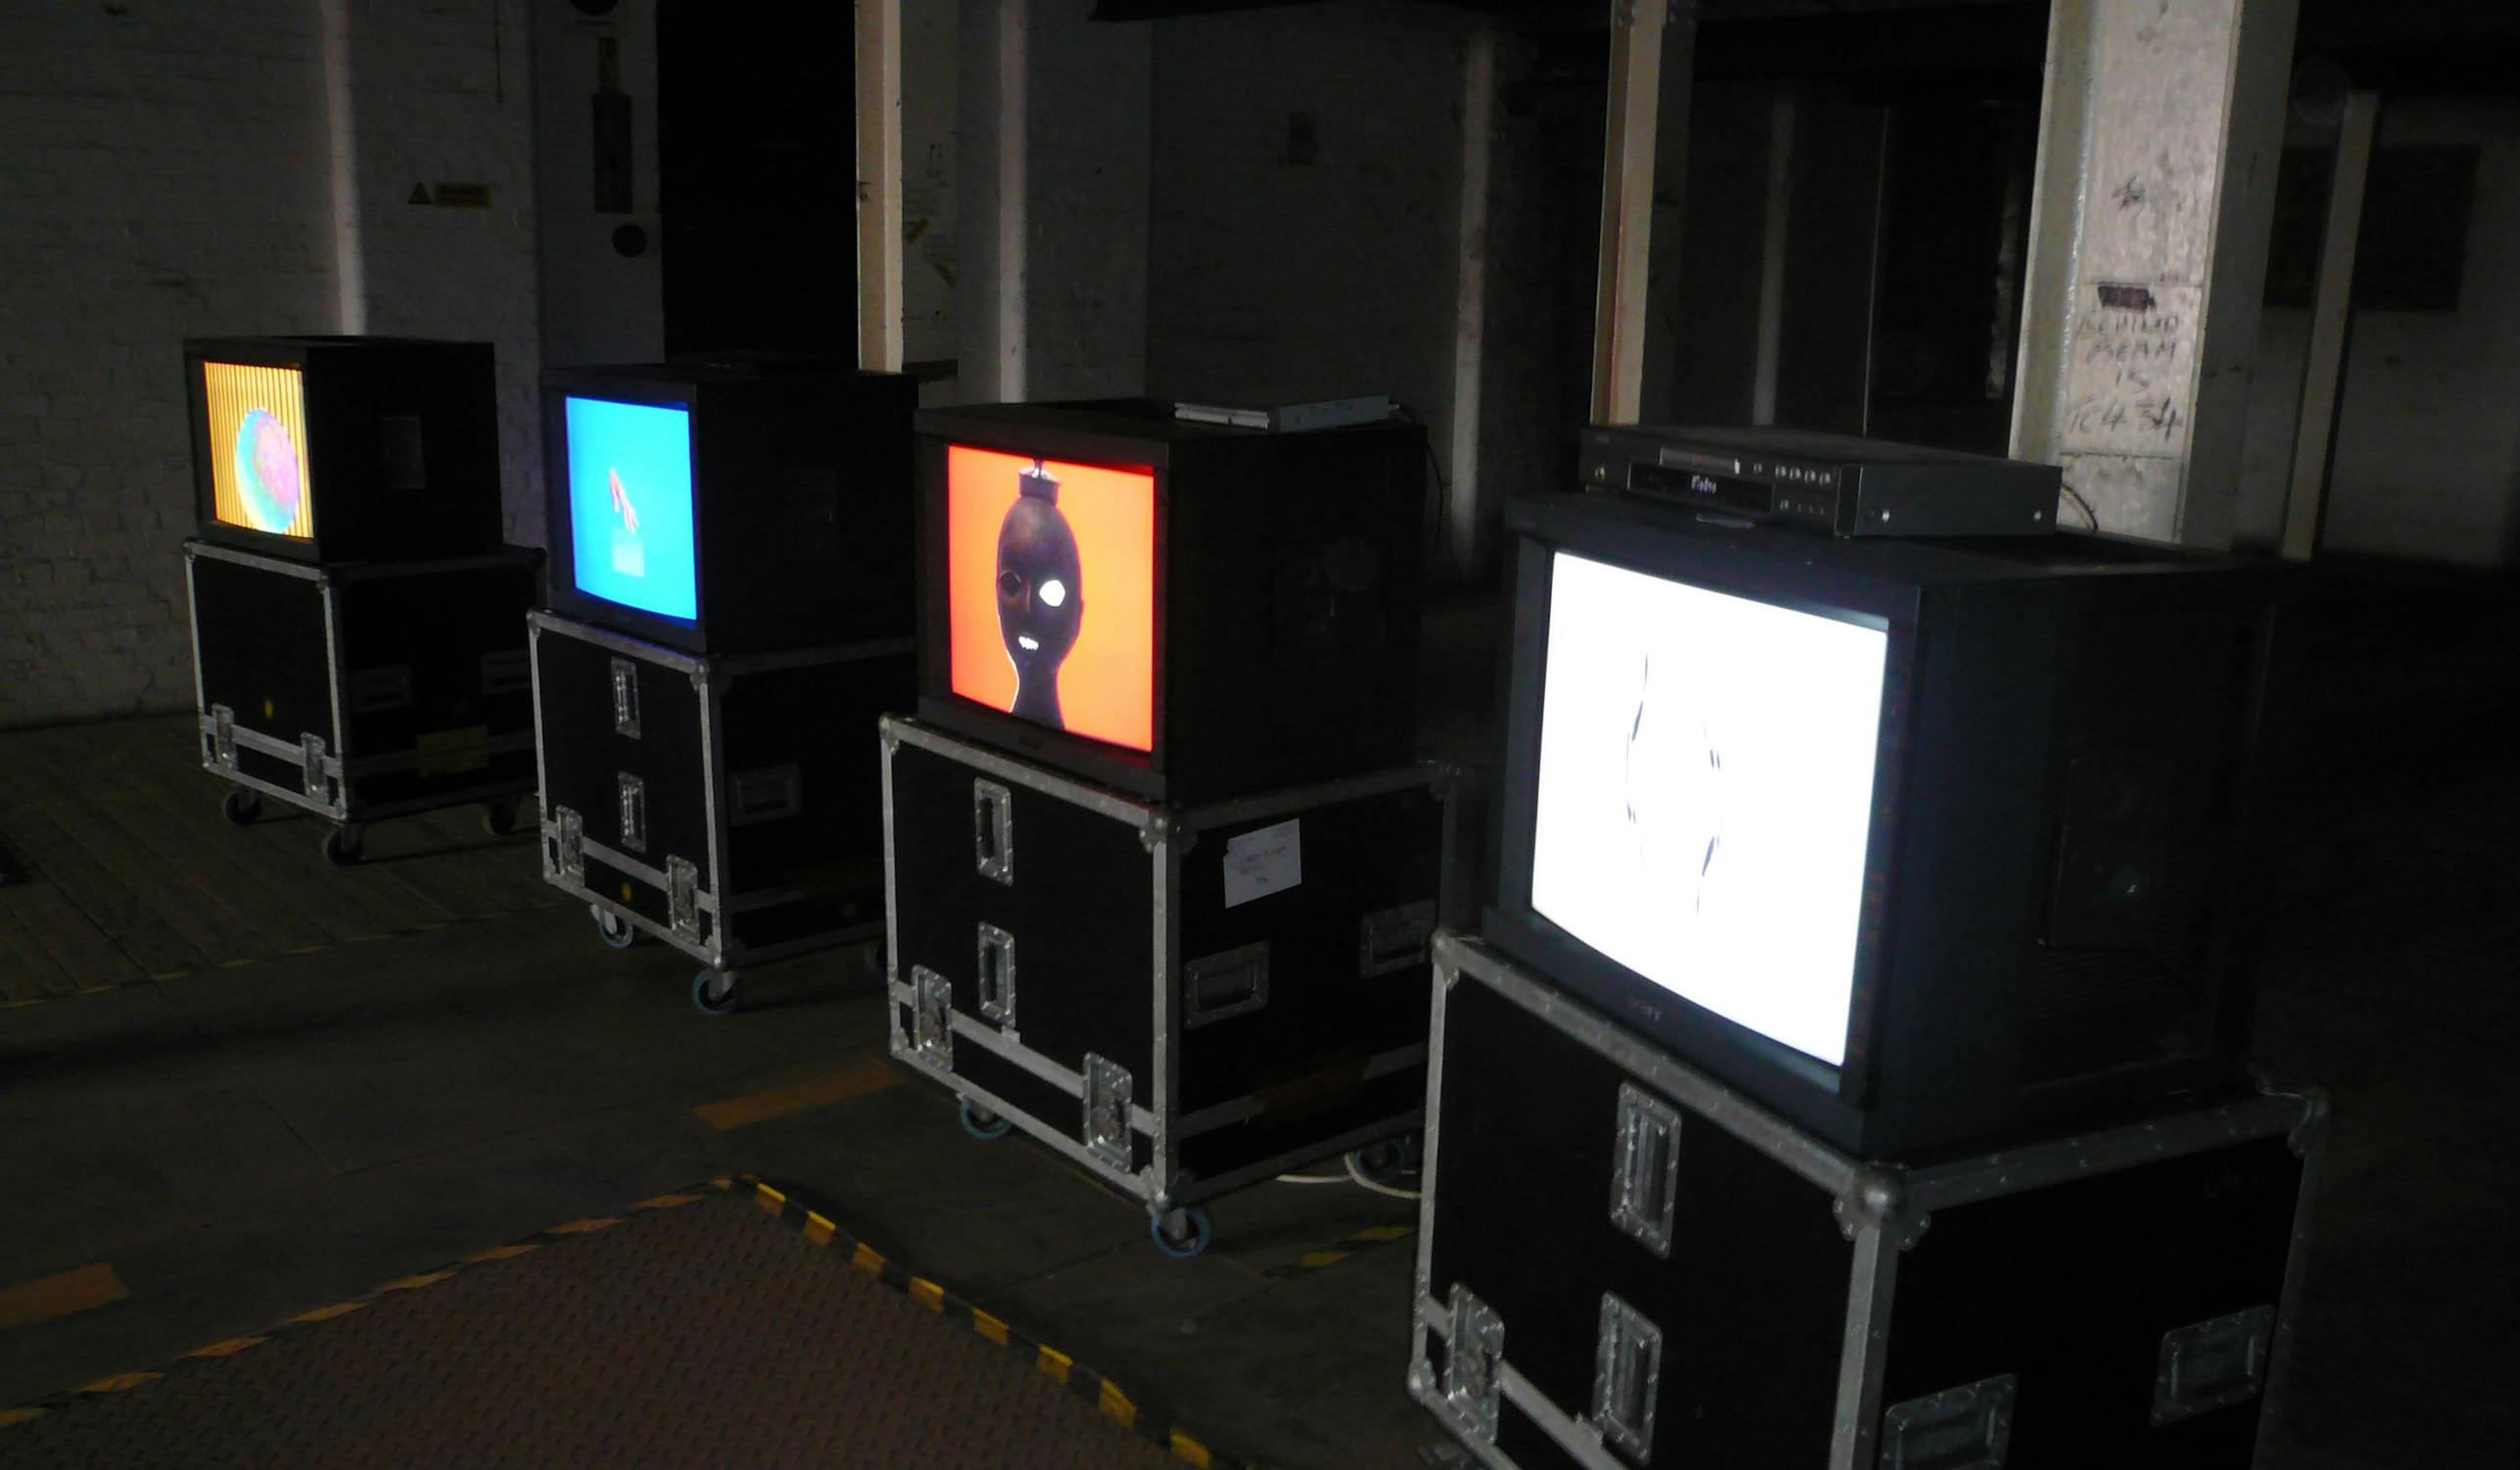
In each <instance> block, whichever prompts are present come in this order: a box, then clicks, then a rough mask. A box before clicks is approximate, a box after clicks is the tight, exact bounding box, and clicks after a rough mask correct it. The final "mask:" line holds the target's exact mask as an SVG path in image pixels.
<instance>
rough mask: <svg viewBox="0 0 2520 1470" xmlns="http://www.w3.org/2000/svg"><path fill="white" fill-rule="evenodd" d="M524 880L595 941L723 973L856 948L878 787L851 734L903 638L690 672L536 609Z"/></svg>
mask: <svg viewBox="0 0 2520 1470" xmlns="http://www.w3.org/2000/svg"><path fill="white" fill-rule="evenodd" d="M530 622H531V627H532V648H533V685H534V721H535V732H536V735H537V737H538V740H539V743H540V750H541V756H542V768H541V772H540V779H541V790H542V803H543V812H542V843H543V875H544V877H545V878H547V879H548V880H549V881H550V882H551V883H553V884H554V885H555V886H557V887H559V888H560V889H562V890H563V891H565V892H567V893H569V894H572V895H574V896H576V897H577V898H580V899H583V900H585V901H586V902H587V903H588V904H589V905H590V906H591V907H593V908H594V911H595V914H596V919H597V922H598V924H599V926H601V927H602V928H603V930H604V932H605V935H606V937H607V938H608V939H610V940H612V941H614V942H615V943H618V944H627V943H628V942H629V941H630V939H631V938H632V937H633V934H634V933H635V932H637V931H645V932H647V933H649V934H653V935H655V936H657V937H659V938H661V939H664V940H666V941H667V942H668V943H671V944H672V945H674V946H675V947H676V948H678V949H680V950H682V951H683V952H684V953H686V954H688V955H690V956H693V957H695V958H698V959H700V960H702V961H703V962H705V963H706V964H707V965H708V966H709V968H708V969H707V970H704V971H702V972H701V974H700V975H699V977H698V979H697V981H696V982H695V985H694V990H693V995H694V998H695V1000H697V1001H698V1002H699V1003H700V1004H701V1005H702V1007H703V1008H704V1009H709V1010H720V1009H724V1008H727V1007H728V1006H730V1005H732V1004H733V986H734V981H735V972H736V969H737V968H738V967H739V966H741V965H744V964H748V963H752V962H755V961H759V960H767V959H774V958H777V957H779V956H784V955H793V954H801V953H803V952H805V951H807V950H813V949H819V948H823V947H826V946H830V945H834V944H842V943H847V942H849V941H851V940H856V939H865V938H870V937H872V935H873V934H874V933H875V932H876V929H877V926H878V924H879V922H880V919H881V911H882V907H881V906H882V903H883V887H882V879H883V853H882V849H881V847H880V846H879V842H880V837H881V833H882V830H883V828H882V815H881V811H880V801H881V788H880V784H879V781H878V773H877V768H876V764H875V762H874V760H872V759H870V756H869V753H868V752H867V750H866V747H865V745H864V744H862V743H861V740H862V739H863V736H862V734H861V733H860V732H863V731H865V730H869V729H872V728H873V727H874V724H875V720H876V717H877V716H878V715H880V714H881V713H882V712H883V711H886V710H888V709H893V708H897V707H899V706H900V705H901V704H902V702H903V701H905V700H907V699H908V698H909V697H910V694H911V691H912V688H913V682H914V669H913V666H912V657H911V642H910V640H909V639H907V638H895V639H890V640H884V641H880V642H874V643H864V644H856V645H851V646H848V647H843V648H829V649H803V650H795V651H790V652H781V653H767V654H753V655H747V656H742V657H735V658H721V659H708V658H701V657H697V656H694V655H691V654H685V653H681V652H679V651H677V650H673V649H668V648H663V647H660V646H658V645H656V644H652V643H646V642H642V641H640V640H638V639H635V638H630V637H627V636H624V635H622V634H619V633H616V632H612V631H610V630H608V629H603V628H593V627H588V626H586V625H584V624H582V623H575V622H570V621H568V619H566V618H562V617H559V616H556V615H554V614H552V613H541V612H538V613H534V614H533V615H532V617H531V619H530Z"/></svg>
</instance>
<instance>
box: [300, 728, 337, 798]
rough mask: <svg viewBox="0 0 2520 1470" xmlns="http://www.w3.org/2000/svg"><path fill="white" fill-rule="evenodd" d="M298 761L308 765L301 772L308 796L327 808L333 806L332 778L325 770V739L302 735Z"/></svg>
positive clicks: (317, 736)
mask: <svg viewBox="0 0 2520 1470" xmlns="http://www.w3.org/2000/svg"><path fill="white" fill-rule="evenodd" d="M298 759H299V760H303V761H304V762H305V763H306V768H305V770H304V771H302V772H301V774H302V775H303V776H304V777H305V785H306V794H307V795H308V796H310V797H312V798H314V799H315V800H316V801H317V802H320V803H321V804H322V805H324V806H326V807H329V806H331V805H332V778H331V777H330V776H327V775H325V774H324V770H323V737H322V736H321V735H312V734H309V735H300V736H299V737H298Z"/></svg>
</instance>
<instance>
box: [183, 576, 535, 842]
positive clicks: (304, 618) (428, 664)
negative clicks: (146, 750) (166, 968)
mask: <svg viewBox="0 0 2520 1470" xmlns="http://www.w3.org/2000/svg"><path fill="white" fill-rule="evenodd" d="M183 551H184V582H185V587H186V591H187V595H188V598H189V602H190V605H191V613H192V670H193V703H194V709H195V710H196V711H198V713H199V717H200V731H201V763H202V766H203V768H204V769H206V770H209V771H211V772H212V773H214V774H216V775H220V776H222V777H225V778H226V779H227V780H229V781H231V782H233V783H234V785H233V787H232V788H231V789H230V790H229V791H228V793H227V795H226V798H225V800H224V802H223V803H222V809H223V810H225V812H226V813H227V816H228V818H229V819H230V820H231V821H236V822H249V821H252V820H253V819H254V818H255V817H256V816H257V815H258V814H259V813H260V812H261V809H262V804H263V801H264V799H265V798H270V799H272V800H273V801H278V802H284V803H286V804H288V805H289V806H292V807H297V808H302V809H305V810H308V811H311V812H313V813H315V814H316V815H317V816H320V817H322V818H323V819H324V820H325V821H326V822H327V823H329V825H328V826H327V827H326V829H325V832H324V838H323V852H324V856H325V857H327V858H331V859H332V860H334V861H336V862H350V861H355V860H356V859H357V858H358V857H359V855H360V850H361V846H362V841H363V837H364V834H365V829H366V826H367V824H368V823H369V822H371V821H375V820H378V819H380V818H384V817H390V816H399V815H404V814H406V813H410V812H416V811H426V810H430V809H435V808H440V807H455V806H462V805H464V804H466V803H470V802H479V803H481V804H482V805H483V807H484V809H485V810H486V812H487V813H488V822H489V826H490V830H491V831H493V832H498V833H504V832H507V831H509V830H512V829H513V827H514V825H515V821H516V812H517V804H518V802H519V800H520V799H521V798H522V797H523V796H524V794H525V793H527V792H530V791H532V790H533V784H534V752H533V701H532V695H531V689H530V674H529V670H528V669H527V666H526V653H525V610H526V609H528V608H530V607H532V606H533V600H534V593H535V589H536V586H537V584H538V582H539V580H540V575H541V573H540V568H541V564H542V553H541V552H539V551H535V550H533V549H531V548H527V547H513V546H512V547H503V548H501V549H499V550H498V551H495V552H489V553H486V554H483V555H480V556H472V557H452V558H441V559H437V560H433V561H426V562H333V563H326V564H313V563H306V562H293V561H285V560H282V559H280V558H276V557H265V556H258V555H256V554H254V553H252V552H246V551H238V550H235V549H234V548H231V547H226V546H220V545H216V544H213V543H211V542H208V541H201V540H190V541H186V542H185V543H184V548H183Z"/></svg>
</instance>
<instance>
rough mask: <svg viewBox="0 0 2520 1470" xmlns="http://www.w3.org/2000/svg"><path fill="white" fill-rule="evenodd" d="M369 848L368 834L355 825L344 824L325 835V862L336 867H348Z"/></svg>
mask: <svg viewBox="0 0 2520 1470" xmlns="http://www.w3.org/2000/svg"><path fill="white" fill-rule="evenodd" d="M367 846H368V834H367V832H366V831H365V830H363V829H362V828H360V827H359V826H357V825H356V824H355V823H350V822H344V823H342V824H341V825H340V826H338V827H335V828H333V829H332V830H331V831H329V832H326V833H324V834H323V860H324V861H326V862H329V863H331V864H332V865H333V866H334V867H348V866H349V865H350V864H352V863H354V862H357V861H358V860H359V858H360V855H361V854H362V853H364V852H365V851H366V850H367Z"/></svg>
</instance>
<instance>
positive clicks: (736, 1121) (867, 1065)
mask: <svg viewBox="0 0 2520 1470" xmlns="http://www.w3.org/2000/svg"><path fill="white" fill-rule="evenodd" d="M901 1080H902V1075H901V1073H899V1072H896V1071H894V1070H893V1069H892V1067H891V1066H890V1065H889V1064H887V1063H885V1062H882V1061H865V1062H861V1063H859V1064H858V1065H856V1066H853V1067H848V1068H844V1069H843V1070H841V1071H837V1072H829V1073H825V1074H824V1075H822V1076H820V1077H809V1078H807V1079H806V1080H804V1081H803V1082H791V1083H787V1084H785V1085H784V1086H780V1087H766V1088H764V1089H762V1090H761V1091H760V1092H757V1093H746V1094H745V1095H744V1096H742V1097H740V1098H729V1099H727V1100H726V1101H725V1102H723V1103H703V1104H701V1105H700V1106H698V1107H695V1108H693V1109H692V1111H693V1112H694V1113H695V1114H697V1115H698V1116H699V1118H700V1121H702V1122H704V1123H706V1124H708V1125H709V1126H710V1127H712V1128H715V1129H716V1130H718V1131H719V1132H720V1133H723V1132H725V1131H726V1130H727V1129H730V1128H745V1127H749V1126H751V1125H752V1124H755V1123H766V1122H768V1121H769V1120H770V1119H772V1118H783V1117H787V1116H789V1115H790V1114H792V1113H800V1112H805V1111H807V1110H809V1109H812V1108H816V1107H828V1106H830V1105H831V1104H832V1103H846V1102H848V1101H849V1100H850V1099H852V1098H863V1097H865V1095H866V1094H868V1093H877V1092H881V1091H883V1090H884V1089H885V1088H888V1087H896V1086H899V1085H900V1083H901Z"/></svg>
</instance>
